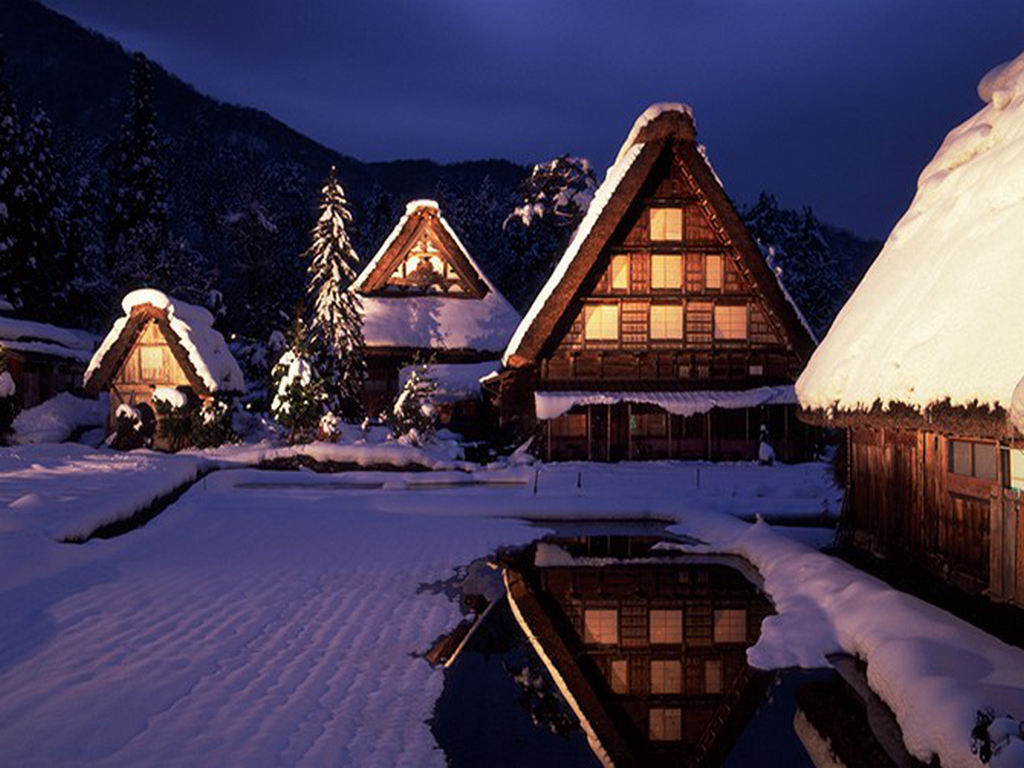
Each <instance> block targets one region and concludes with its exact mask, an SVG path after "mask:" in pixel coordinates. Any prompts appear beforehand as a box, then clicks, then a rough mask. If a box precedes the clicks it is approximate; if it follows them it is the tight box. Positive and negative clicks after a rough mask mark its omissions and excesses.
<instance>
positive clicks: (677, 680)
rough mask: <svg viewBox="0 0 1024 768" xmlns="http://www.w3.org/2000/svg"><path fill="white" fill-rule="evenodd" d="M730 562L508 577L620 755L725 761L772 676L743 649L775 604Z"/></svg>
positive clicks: (645, 760)
mask: <svg viewBox="0 0 1024 768" xmlns="http://www.w3.org/2000/svg"><path fill="white" fill-rule="evenodd" d="M602 538H604V537H602ZM623 538H624V537H623ZM614 546H615V545H614V544H613V547H614ZM589 554H595V552H593V551H591V552H589ZM610 554H612V552H611V551H606V550H602V552H601V555H602V556H604V557H607V556H608V555H610ZM733 562H735V561H734V559H730V558H722V559H721V560H720V561H719V562H702V563H700V564H687V563H686V562H685V560H684V561H683V562H679V563H671V562H665V561H662V562H660V563H652V562H646V563H644V562H636V563H631V562H630V561H629V560H628V559H623V560H620V561H619V562H617V563H615V564H604V565H602V566H600V567H595V566H592V565H591V566H588V565H564V566H554V567H530V566H527V567H524V568H522V569H520V570H518V571H516V570H513V571H512V573H511V574H508V575H507V576H506V580H507V582H508V584H509V587H510V599H511V600H512V601H513V603H514V605H515V611H516V612H517V613H518V616H517V619H518V620H519V621H520V623H521V624H526V625H527V627H526V628H527V629H528V630H529V633H530V634H531V635H532V637H533V638H535V644H536V645H539V646H540V647H541V649H542V651H543V654H544V656H546V657H547V661H546V664H547V665H548V668H549V671H551V668H552V666H553V667H554V668H555V669H554V671H557V673H558V675H559V676H560V677H561V678H562V679H563V680H564V682H565V685H566V686H567V687H568V689H569V693H570V694H571V695H572V697H573V699H574V700H575V702H576V707H574V708H575V709H577V715H581V716H582V718H584V719H585V720H586V721H587V723H588V725H589V726H590V727H591V728H592V729H593V731H594V732H595V733H596V736H597V738H598V740H599V742H600V745H601V748H603V749H604V750H605V751H606V752H607V753H608V754H609V756H610V757H611V760H612V762H613V763H614V764H615V765H625V766H628V765H636V766H712V765H718V764H720V762H721V761H722V759H723V758H724V757H725V755H726V754H727V752H728V750H729V749H730V748H731V746H732V744H733V743H734V740H735V738H736V737H737V736H738V734H739V732H740V731H741V730H742V729H743V727H744V726H745V725H746V722H747V720H748V719H749V717H750V716H751V715H752V714H753V711H754V710H755V708H756V707H757V704H758V702H759V701H760V699H761V697H762V695H763V694H764V691H765V689H766V687H767V685H768V682H769V681H770V679H771V678H770V675H768V674H766V673H763V672H757V671H755V670H752V669H751V668H750V667H749V666H748V665H747V663H746V651H747V648H748V647H750V646H751V645H753V644H754V643H755V642H756V641H757V638H758V636H759V634H760V627H761V622H762V621H763V620H764V618H765V617H766V616H768V615H769V614H771V613H773V610H772V607H771V604H770V602H769V601H768V600H767V598H766V597H765V596H764V595H763V594H762V593H761V592H759V591H758V589H757V588H756V587H754V586H753V585H752V584H751V583H750V582H749V581H748V580H747V579H746V578H745V576H744V575H743V573H742V572H741V571H740V570H737V569H736V568H735V567H732V563H733ZM563 693H564V691H563Z"/></svg>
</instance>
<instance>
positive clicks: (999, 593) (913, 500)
mask: <svg viewBox="0 0 1024 768" xmlns="http://www.w3.org/2000/svg"><path fill="white" fill-rule="evenodd" d="M849 472H850V475H849V477H850V492H849V500H848V502H847V504H848V506H847V510H848V511H847V518H846V519H845V520H844V525H846V526H847V527H848V528H849V529H850V531H851V532H852V535H853V543H854V544H855V545H856V546H859V547H861V548H864V549H866V550H869V551H871V552H874V553H876V554H880V555H884V556H887V557H900V558H904V559H906V560H908V561H909V562H912V563H914V564H917V565H918V566H920V567H921V568H923V569H925V570H926V571H928V572H930V573H932V574H934V575H936V576H937V577H939V578H941V579H943V580H945V581H948V582H950V583H952V584H954V585H956V586H959V587H961V588H964V589H966V590H968V591H972V592H980V591H984V592H986V593H987V594H988V595H990V596H991V597H994V598H996V599H1000V600H1008V601H1013V602H1016V603H1017V604H1019V605H1022V606H1024V443H1022V442H1021V441H1015V440H1013V439H1007V438H1005V437H1003V438H998V437H994V436H988V437H986V436H984V435H979V434H977V433H976V432H975V433H972V434H969V435H963V434H958V433H956V432H951V431H945V430H943V429H942V425H941V424H939V423H935V424H933V425H932V426H931V428H930V429H916V430H913V429H906V428H903V429H900V428H887V427H885V426H881V425H879V424H877V423H874V422H873V423H871V425H867V424H862V425H855V426H852V427H851V429H850V433H849Z"/></svg>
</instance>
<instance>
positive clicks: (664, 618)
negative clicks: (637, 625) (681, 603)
mask: <svg viewBox="0 0 1024 768" xmlns="http://www.w3.org/2000/svg"><path fill="white" fill-rule="evenodd" d="M671 614H678V616H679V629H678V631H679V636H678V639H674V638H675V631H674V627H672V626H671V625H670V624H669V619H670V618H671ZM656 619H657V620H656ZM655 626H658V628H659V631H660V629H661V628H664V629H665V630H666V635H665V637H663V638H659V639H655V636H654V635H655ZM647 628H648V629H647V639H648V640H649V641H650V643H651V645H681V644H682V642H683V637H684V633H683V611H682V609H681V608H652V609H650V611H649V612H648V614H647ZM670 629H671V630H673V631H672V632H671V634H669V632H668V630H670Z"/></svg>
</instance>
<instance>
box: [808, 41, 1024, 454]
mask: <svg viewBox="0 0 1024 768" xmlns="http://www.w3.org/2000/svg"><path fill="white" fill-rule="evenodd" d="M978 93H979V95H980V96H981V98H982V100H983V101H984V102H985V105H984V106H983V107H982V109H981V110H980V111H979V112H978V113H977V114H975V115H974V116H973V117H971V118H970V119H969V120H967V121H966V122H964V123H963V124H961V125H960V126H958V127H956V128H954V129H953V130H951V131H950V132H949V135H948V136H946V139H945V140H944V141H943V143H942V146H941V147H940V148H939V150H938V152H936V154H935V157H934V158H932V160H931V162H929V163H928V165H927V166H926V167H925V168H924V170H923V171H922V172H921V175H920V177H919V180H918V184H917V193H916V195H915V197H914V200H913V201H912V202H911V204H910V208H909V209H908V210H907V212H906V213H905V214H904V216H903V218H902V219H900V221H899V223H898V224H897V225H896V227H895V228H894V229H893V231H892V233H891V234H890V235H889V238H888V240H887V241H886V243H885V246H884V247H883V248H882V251H881V253H880V254H879V255H878V257H877V258H876V259H875V261H874V263H873V264H872V265H871V268H870V269H869V270H868V272H867V274H866V275H865V276H864V279H863V280H861V282H860V285H858V286H857V289H856V291H854V293H853V295H852V296H851V297H850V299H849V301H847V302H846V305H845V306H844V307H843V309H842V311H840V313H839V315H838V316H837V317H836V320H835V322H834V323H833V325H832V327H831V329H830V330H829V332H828V335H827V336H826V337H825V340H824V341H823V342H822V344H821V346H820V347H819V348H818V350H817V351H816V352H815V353H814V356H813V357H812V359H811V361H810V363H809V364H808V365H807V368H806V369H805V371H804V373H803V375H801V377H800V379H799V381H798V382H797V385H796V393H797V397H798V398H799V400H800V404H801V406H802V407H803V408H804V409H806V410H807V411H809V412H817V413H818V414H821V415H827V416H828V418H837V419H841V422H842V423H856V422H857V421H858V420H859V419H860V418H862V417H863V416H865V415H869V414H871V413H875V414H877V415H878V416H879V417H880V418H883V419H884V420H885V421H886V422H887V423H889V424H894V423H895V421H896V416H897V415H898V414H899V413H901V412H902V413H903V414H904V416H905V418H904V422H905V423H907V424H908V425H913V424H914V422H915V421H916V422H917V426H918V427H924V428H927V427H928V426H929V425H930V424H934V423H936V422H938V423H941V424H943V425H945V426H948V427H949V428H952V429H954V430H956V431H958V432H962V433H963V432H966V431H968V428H969V427H971V426H972V425H971V424H968V423H967V420H963V419H959V418H957V413H955V412H959V413H962V414H968V413H974V414H975V415H976V416H981V415H982V414H983V412H985V411H989V412H990V414H991V416H992V418H991V419H990V420H989V423H988V425H987V427H986V429H987V430H990V431H989V434H991V433H992V432H995V431H998V430H999V429H1000V424H999V422H1000V421H1001V420H1002V417H1003V415H1005V412H1007V411H1009V412H1011V413H1013V412H1015V411H1016V412H1018V413H1019V414H1020V415H1021V416H1024V385H1022V384H1021V382H1024V345H1022V344H1021V343H1020V337H1019V333H1018V331H1017V323H1018V322H1019V320H1018V318H1019V315H1020V303H1021V289H1022V287H1024V246H1022V243H1024V182H1022V180H1024V55H1021V56H1019V57H1018V58H1017V59H1015V60H1014V61H1012V62H1010V63H1009V64H1006V65H1003V66H1002V67H998V68H997V69H995V70H993V71H992V72H991V73H989V74H988V75H987V76H986V77H985V78H984V79H983V80H982V81H981V83H980V84H979V86H978ZM1015 390H1016V391H1017V392H1018V393H1019V394H1018V396H1015V394H1014V393H1015ZM1018 397H1019V400H1018ZM1015 400H1016V401H1018V403H1019V405H1018V406H1017V408H1016V409H1015V408H1013V406H1014V404H1015V402H1014V401H1015ZM851 416H852V417H853V420H852V421H851V420H850V419H849V418H848V417H851ZM970 421H971V422H973V423H974V424H976V425H977V426H979V427H982V426H984V425H983V424H982V422H981V420H980V419H977V418H972V419H970ZM1015 425H1016V426H1017V428H1018V430H1020V431H1022V432H1024V418H1019V417H1018V418H1017V419H1015ZM933 428H935V427H933ZM979 431H981V430H979Z"/></svg>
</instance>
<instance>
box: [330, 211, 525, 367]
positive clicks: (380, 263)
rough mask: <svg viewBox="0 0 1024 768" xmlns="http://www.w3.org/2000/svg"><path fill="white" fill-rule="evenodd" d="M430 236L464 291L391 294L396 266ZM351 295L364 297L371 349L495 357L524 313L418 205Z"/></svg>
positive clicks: (439, 219) (437, 217) (441, 222)
mask: <svg viewBox="0 0 1024 768" xmlns="http://www.w3.org/2000/svg"><path fill="white" fill-rule="evenodd" d="M424 237H427V238H429V241H430V243H431V244H432V245H433V246H436V247H437V249H438V255H440V256H441V257H442V258H443V259H444V260H445V261H446V262H447V263H448V264H449V265H450V266H451V267H452V268H453V269H454V270H455V272H456V273H457V274H458V277H459V279H460V281H461V283H462V284H463V285H464V286H465V287H466V289H467V290H466V291H464V292H462V293H459V294H455V295H453V294H451V293H429V292H428V293H424V292H413V293H402V292H400V291H397V292H392V291H389V290H385V289H386V287H387V286H388V281H389V279H390V278H391V276H392V275H393V274H394V271H395V269H396V267H397V266H398V265H399V264H401V263H402V262H403V260H405V259H406V257H407V256H408V255H409V254H410V251H411V250H412V248H413V247H414V246H415V245H416V244H417V243H419V242H421V241H422V239H423V238H424ZM349 290H351V291H354V292H355V293H357V294H358V295H359V304H360V307H361V310H362V313H363V336H364V338H365V340H366V345H367V347H370V348H396V349H402V350H411V349H435V350H442V349H444V350H461V351H472V352H486V353H489V354H493V355H494V356H497V355H498V354H500V353H501V351H502V350H503V349H504V348H505V345H506V344H508V339H509V337H510V336H511V335H512V331H513V330H515V327H516V325H517V324H518V323H519V319H520V318H519V313H518V312H516V311H515V309H513V307H512V305H511V304H509V303H508V300H506V299H505V297H504V296H502V295H501V293H500V292H499V291H498V289H497V288H495V287H494V284H493V283H491V281H490V280H488V279H487V276H486V275H485V274H484V272H483V270H482V269H481V268H480V266H479V265H478V264H477V262H476V261H475V260H474V259H473V257H472V256H471V255H470V253H469V251H468V250H467V249H466V247H465V246H464V245H463V244H462V242H461V241H460V240H459V237H458V235H456V234H455V232H454V231H453V230H452V228H451V227H450V226H449V224H448V222H447V221H445V219H444V217H443V216H442V215H441V210H440V207H439V206H438V204H437V203H436V202H435V201H433V200H413V201H412V202H410V203H409V204H408V205H406V208H405V214H404V215H403V216H402V218H401V219H400V220H399V222H398V224H397V225H396V226H395V228H394V229H393V230H392V231H391V234H390V235H389V236H388V238H387V239H386V240H385V241H384V243H383V244H382V245H381V247H380V249H379V250H378V251H377V253H376V255H375V256H374V257H373V258H372V259H371V260H370V262H369V264H367V265H366V268H365V269H363V271H362V272H361V273H360V274H359V276H358V277H357V278H356V279H355V280H354V281H353V283H352V285H351V287H350V288H349Z"/></svg>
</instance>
